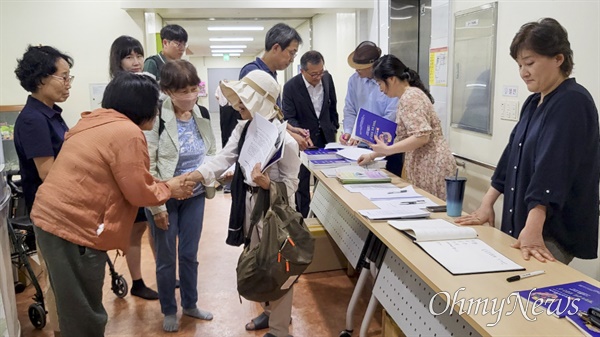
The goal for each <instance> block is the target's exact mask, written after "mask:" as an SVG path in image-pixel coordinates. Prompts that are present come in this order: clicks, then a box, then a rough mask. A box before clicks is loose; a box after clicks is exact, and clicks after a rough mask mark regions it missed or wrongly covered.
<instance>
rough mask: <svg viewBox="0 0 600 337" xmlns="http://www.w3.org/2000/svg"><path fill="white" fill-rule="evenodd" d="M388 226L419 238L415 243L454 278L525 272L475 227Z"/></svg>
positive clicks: (410, 223)
mask: <svg viewBox="0 0 600 337" xmlns="http://www.w3.org/2000/svg"><path fill="white" fill-rule="evenodd" d="M388 223H389V224H390V225H391V226H393V227H394V228H396V229H399V230H401V231H403V232H405V233H406V234H408V235H409V236H411V237H413V238H415V241H414V242H415V243H416V244H417V245H419V246H420V247H421V248H422V249H423V250H424V251H425V252H426V253H427V254H429V256H431V257H432V258H433V259H434V260H436V261H437V262H438V263H439V264H441V265H442V266H443V267H444V268H445V269H446V270H448V271H449V272H450V273H451V274H452V275H463V274H478V273H493V272H503V271H514V270H525V268H523V267H522V266H520V265H518V264H516V263H515V262H513V261H512V260H510V259H509V258H507V257H506V256H504V255H502V254H500V253H499V252H498V251H497V250H495V249H494V248H492V247H490V246H489V245H488V244H486V243H485V242H483V241H481V240H479V239H477V232H476V231H475V229H473V228H472V227H462V226H456V225H454V224H451V223H450V222H447V221H445V220H442V219H434V220H418V221H415V220H413V221H388Z"/></svg>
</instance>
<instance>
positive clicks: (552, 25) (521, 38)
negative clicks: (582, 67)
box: [510, 18, 575, 76]
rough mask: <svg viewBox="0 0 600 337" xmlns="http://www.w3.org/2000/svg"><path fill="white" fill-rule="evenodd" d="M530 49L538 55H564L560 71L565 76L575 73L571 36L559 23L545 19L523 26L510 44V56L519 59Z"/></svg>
mask: <svg viewBox="0 0 600 337" xmlns="http://www.w3.org/2000/svg"><path fill="white" fill-rule="evenodd" d="M524 49H529V50H531V51H533V52H535V53H536V54H540V55H543V56H547V57H554V56H556V55H558V54H562V55H563V56H564V57H565V60H564V61H563V63H562V64H561V65H560V70H561V71H562V73H563V74H564V75H565V76H569V75H570V74H571V71H573V65H574V64H575V63H573V50H572V49H571V44H570V43H569V34H568V33H567V30H566V29H565V28H564V27H563V26H561V24H560V23H558V21H556V20H555V19H552V18H543V19H541V20H540V21H538V22H528V23H526V24H524V25H523V26H521V29H519V31H518V32H517V34H516V35H515V37H514V38H513V40H512V43H511V44H510V56H511V57H512V58H513V59H515V60H516V59H517V57H518V54H519V52H520V51H522V50H524Z"/></svg>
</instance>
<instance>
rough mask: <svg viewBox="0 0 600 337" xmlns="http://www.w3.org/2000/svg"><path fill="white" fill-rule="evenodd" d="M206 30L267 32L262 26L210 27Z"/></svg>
mask: <svg viewBox="0 0 600 337" xmlns="http://www.w3.org/2000/svg"><path fill="white" fill-rule="evenodd" d="M206 29H208V30H211V31H216V30H265V27H262V26H208V27H207V28H206Z"/></svg>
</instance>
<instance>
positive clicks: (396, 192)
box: [387, 190, 406, 194]
mask: <svg viewBox="0 0 600 337" xmlns="http://www.w3.org/2000/svg"><path fill="white" fill-rule="evenodd" d="M398 193H406V190H401V191H395V192H388V193H387V194H398Z"/></svg>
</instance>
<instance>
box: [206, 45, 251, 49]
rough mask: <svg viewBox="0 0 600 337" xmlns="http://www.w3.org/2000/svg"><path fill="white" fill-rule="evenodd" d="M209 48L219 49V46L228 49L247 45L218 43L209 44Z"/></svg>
mask: <svg viewBox="0 0 600 337" xmlns="http://www.w3.org/2000/svg"><path fill="white" fill-rule="evenodd" d="M210 48H213V49H219V48H229V49H237V48H242V49H245V48H248V46H246V45H245V44H232V45H225V44H220V45H212V46H210Z"/></svg>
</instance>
